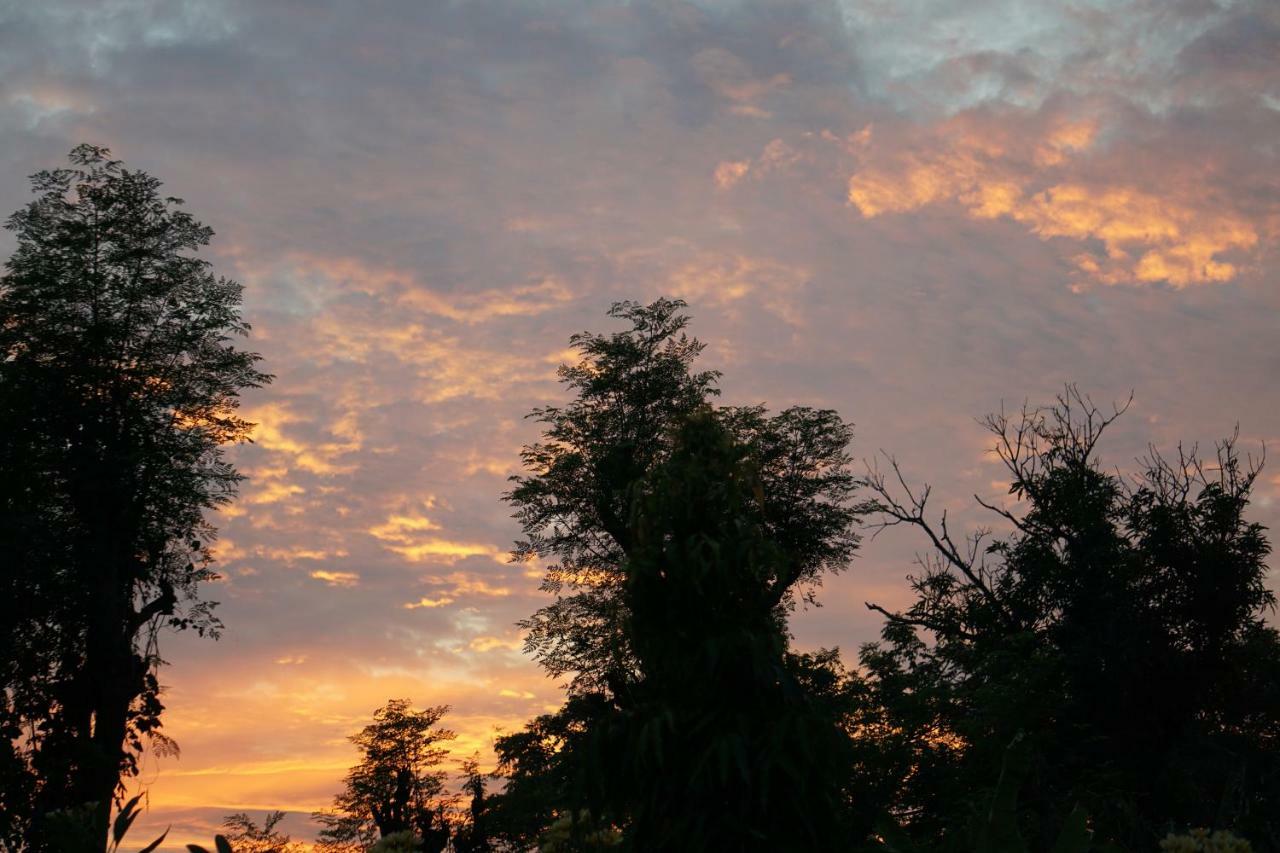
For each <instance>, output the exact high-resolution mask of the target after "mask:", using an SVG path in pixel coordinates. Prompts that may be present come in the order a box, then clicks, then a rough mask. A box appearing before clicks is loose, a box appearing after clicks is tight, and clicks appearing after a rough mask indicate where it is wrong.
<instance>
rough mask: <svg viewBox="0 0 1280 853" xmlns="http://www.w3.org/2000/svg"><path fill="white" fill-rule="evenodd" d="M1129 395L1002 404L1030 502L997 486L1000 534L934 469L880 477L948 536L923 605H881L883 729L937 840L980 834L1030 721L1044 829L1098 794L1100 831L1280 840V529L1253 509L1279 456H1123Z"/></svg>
mask: <svg viewBox="0 0 1280 853" xmlns="http://www.w3.org/2000/svg"><path fill="white" fill-rule="evenodd" d="M1119 413H1120V410H1117V411H1115V412H1112V413H1103V412H1100V411H1099V410H1098V409H1097V408H1096V407H1095V406H1093V405H1092V404H1091V403H1090V402H1089V401H1088V400H1087V398H1085V397H1083V396H1082V395H1081V394H1080V393H1079V392H1078V391H1076V390H1075V389H1074V388H1068V389H1067V391H1066V393H1065V394H1063V395H1062V396H1061V397H1060V398H1059V399H1058V401H1057V402H1056V403H1055V404H1053V405H1051V406H1049V407H1047V408H1040V409H1027V410H1024V411H1023V412H1022V414H1021V416H1020V417H1016V418H1006V417H1004V416H993V417H991V418H989V419H988V421H987V424H988V426H989V427H990V429H991V431H992V433H993V434H994V436H995V440H996V451H997V453H998V454H999V456H1000V458H1001V459H1002V460H1003V462H1004V464H1005V467H1006V468H1007V470H1008V472H1009V478H1010V483H1011V486H1010V493H1011V494H1012V495H1013V496H1014V498H1016V499H1017V500H1018V501H1020V503H1021V506H1020V507H1018V508H1016V509H1014V510H1011V509H1008V508H1005V507H1001V506H995V505H987V506H988V509H989V510H990V511H991V512H993V513H994V514H995V515H996V517H997V518H998V520H1000V521H1001V522H1002V523H1003V524H1005V525H1006V526H1007V528H1008V529H1009V531H1010V532H1009V533H1008V535H1007V536H1005V537H1003V538H1000V539H995V540H990V539H988V538H984V536H983V535H982V534H981V533H980V534H978V535H977V536H975V537H974V538H973V539H971V540H970V541H968V542H965V541H963V540H961V541H957V540H956V539H955V538H954V537H953V536H952V534H951V532H950V530H949V529H948V526H947V522H946V518H945V516H943V518H942V520H941V521H934V520H933V519H931V518H929V517H928V513H927V506H926V505H927V499H928V491H927V489H926V490H923V491H916V492H913V491H912V490H910V489H909V488H907V486H906V484H905V482H903V481H902V480H901V478H900V477H899V478H898V481H897V482H896V483H891V482H890V481H889V479H888V478H887V477H885V476H881V475H876V476H873V478H872V488H873V490H874V491H875V492H876V493H877V494H878V496H879V502H880V510H881V512H882V513H883V516H882V517H883V519H884V522H883V523H884V524H886V525H895V524H905V525H910V526H913V527H916V528H918V529H919V530H921V531H923V533H924V535H925V537H926V538H927V539H928V541H929V543H930V545H931V551H930V556H929V558H927V559H926V560H925V561H924V563H923V571H922V573H921V574H920V575H919V576H917V577H915V578H914V579H913V580H912V586H913V588H914V590H915V592H916V600H915V602H914V604H912V606H911V607H909V608H908V609H906V610H904V611H902V612H892V611H888V610H885V609H883V608H880V607H878V606H876V605H870V606H872V607H874V608H875V609H877V610H881V612H883V613H884V614H885V615H886V617H887V620H888V621H887V624H886V625H885V628H884V632H883V636H884V639H883V642H881V643H880V644H877V645H873V646H869V647H867V648H866V649H865V650H864V652H863V657H862V662H863V665H864V667H865V668H866V670H867V671H868V673H869V676H870V679H871V680H870V685H871V687H872V690H871V693H872V697H871V698H872V700H873V707H876V708H878V709H879V720H878V725H877V726H874V727H872V728H870V729H869V732H872V733H874V734H875V736H876V737H877V738H878V740H879V742H880V743H881V745H882V746H883V747H884V753H883V754H884V756H885V757H886V760H896V761H897V762H898V774H897V779H898V785H899V790H898V791H897V794H896V797H895V799H896V808H897V812H898V817H899V818H901V819H902V820H903V821H904V822H905V823H906V824H908V829H909V831H911V832H912V833H914V834H916V835H917V836H919V837H920V839H921V840H922V841H925V842H927V847H926V849H937V850H965V849H971V844H972V839H971V837H970V836H969V834H968V832H967V830H966V827H969V826H973V825H975V824H974V819H975V817H976V816H977V815H979V814H980V813H981V812H982V811H983V810H984V808H985V804H986V803H987V802H989V801H990V800H991V797H992V795H993V791H994V789H995V786H996V784H997V782H998V780H999V778H1000V775H1001V766H1002V761H1003V760H1004V757H1005V752H1006V747H1008V745H1009V744H1011V743H1015V742H1017V743H1019V744H1020V747H1019V750H1020V751H1025V752H1026V756H1025V757H1024V758H1020V759H1019V761H1020V762H1021V763H1022V771H1021V772H1023V774H1024V775H1023V786H1022V791H1021V792H1020V793H1019V796H1018V804H1019V808H1018V814H1017V816H1018V821H1019V823H1020V831H1021V834H1022V835H1023V837H1025V838H1026V839H1028V843H1029V844H1030V846H1031V847H1032V848H1034V849H1049V847H1050V846H1052V843H1053V840H1054V837H1055V835H1056V834H1057V833H1058V831H1059V830H1060V828H1061V827H1063V825H1064V824H1065V823H1066V822H1067V819H1068V817H1069V813H1070V812H1071V811H1072V809H1073V808H1074V806H1075V805H1076V804H1077V803H1078V804H1080V806H1082V808H1083V810H1084V811H1085V812H1087V813H1088V815H1089V825H1090V826H1091V827H1092V830H1093V834H1094V840H1095V842H1097V843H1098V844H1106V843H1110V844H1116V845H1120V846H1121V847H1122V848H1124V849H1134V850H1137V849H1151V848H1153V847H1154V845H1155V843H1156V841H1157V840H1158V839H1159V838H1160V837H1162V836H1163V835H1164V834H1165V833H1166V832H1167V831H1168V830H1170V829H1175V828H1180V827H1181V828H1185V827H1186V826H1188V825H1189V826H1217V827H1224V828H1225V827H1232V828H1235V829H1236V830H1237V831H1239V832H1240V833H1241V834H1242V835H1244V836H1246V837H1249V838H1250V839H1251V840H1253V841H1254V843H1255V845H1257V846H1258V849H1264V850H1277V849H1280V824H1278V823H1277V820H1276V814H1277V812H1276V810H1275V808H1274V805H1275V803H1276V802H1278V801H1280V635H1277V632H1276V631H1275V629H1274V628H1272V627H1270V626H1268V625H1267V624H1266V622H1265V619H1264V617H1265V614H1266V612H1267V611H1268V610H1270V609H1272V608H1274V606H1275V597H1274V595H1273V593H1272V592H1271V591H1270V590H1269V589H1268V588H1267V586H1266V575H1267V565H1266V558H1267V555H1268V553H1269V552H1270V545H1269V543H1268V541H1267V537H1266V534H1265V531H1264V530H1263V528H1262V527H1261V526H1260V525H1258V524H1256V523H1253V522H1250V521H1248V520H1247V518H1246V516H1245V511H1246V508H1247V506H1248V503H1249V497H1250V492H1251V488H1252V486H1253V483H1254V480H1255V478H1256V476H1257V473H1258V469H1257V468H1256V467H1254V466H1252V465H1250V464H1248V463H1247V462H1246V461H1244V460H1242V459H1241V458H1240V456H1239V454H1238V452H1237V450H1236V447H1235V443H1234V439H1232V440H1228V441H1226V442H1223V443H1222V444H1220V445H1219V447H1218V452H1217V454H1216V457H1215V458H1213V459H1210V460H1209V461H1207V462H1206V461H1204V460H1202V459H1201V458H1199V457H1197V456H1196V455H1195V453H1194V452H1188V453H1183V452H1180V453H1179V455H1178V458H1176V459H1166V458H1163V457H1161V456H1160V455H1159V454H1158V453H1156V452H1154V451H1153V452H1152V453H1151V455H1149V456H1148V457H1147V458H1145V459H1144V460H1141V465H1140V466H1139V469H1138V470H1137V472H1136V473H1135V474H1134V475H1133V477H1132V478H1130V479H1124V478H1122V477H1121V476H1120V475H1119V474H1117V473H1109V472H1107V471H1106V470H1104V469H1103V468H1102V467H1101V465H1100V464H1099V462H1098V460H1097V446H1098V442H1099V440H1100V439H1101V438H1102V436H1103V433H1104V432H1105V431H1106V429H1107V428H1108V427H1109V425H1110V424H1111V423H1112V422H1113V421H1114V420H1115V418H1116V417H1118V415H1119ZM896 470H897V469H896V466H895V467H894V471H895V472H896Z"/></svg>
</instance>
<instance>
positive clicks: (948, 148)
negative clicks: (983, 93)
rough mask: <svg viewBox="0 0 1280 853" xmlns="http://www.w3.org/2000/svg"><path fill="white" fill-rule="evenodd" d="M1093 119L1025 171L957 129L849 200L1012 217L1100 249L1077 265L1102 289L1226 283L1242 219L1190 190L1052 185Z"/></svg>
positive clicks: (881, 207) (865, 208)
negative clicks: (1095, 244) (1049, 179)
mask: <svg viewBox="0 0 1280 853" xmlns="http://www.w3.org/2000/svg"><path fill="white" fill-rule="evenodd" d="M1096 133H1097V127H1096V125H1095V124H1093V123H1091V122H1076V123H1064V124H1060V125H1058V126H1056V127H1054V128H1053V129H1052V130H1050V131H1049V132H1048V133H1047V134H1046V135H1045V136H1044V138H1043V139H1042V140H1041V141H1040V142H1038V143H1036V144H1035V146H1034V156H1033V160H1034V162H1035V163H1036V164H1037V165H1038V166H1040V167H1042V168H1041V169H1039V170H1028V169H1026V168H1025V167H1024V165H1023V164H1022V163H1020V162H1019V161H1018V160H1017V158H1016V157H1015V156H1013V154H1012V153H1011V152H1009V151H1006V149H1005V146H1004V145H1003V144H1002V143H1001V142H1000V141H998V140H996V139H994V138H987V137H984V136H982V135H981V134H980V133H976V132H973V131H971V130H964V129H960V130H958V131H957V133H956V134H954V139H952V140H951V141H950V143H949V144H946V145H943V146H942V147H940V148H938V149H936V150H927V151H923V152H912V153H906V154H901V155H898V156H896V157H893V158H891V159H890V161H889V162H888V163H886V164H873V165H871V166H868V167H865V168H863V169H861V170H859V171H858V172H857V173H856V174H854V175H853V176H852V177H851V178H850V179H849V183H848V199H849V202H850V204H852V205H853V206H854V207H856V208H857V209H858V210H859V212H861V213H862V215H863V216H864V217H866V218H868V219H870V218H873V217H876V216H882V215H886V214H891V213H905V212H909V211H913V210H918V209H920V208H923V207H927V206H930V205H938V204H959V205H960V206H961V207H963V208H964V209H965V211H966V212H967V214H968V215H969V216H970V217H971V218H974V219H996V218H1009V219H1012V220H1014V221H1015V222H1019V223H1021V224H1023V225H1025V226H1026V227H1027V228H1028V230H1030V231H1031V233H1033V234H1036V235H1037V236H1039V237H1041V238H1042V239H1049V238H1053V237H1061V238H1066V239H1070V240H1076V241H1082V242H1083V241H1086V240H1097V241H1100V242H1101V243H1102V246H1103V254H1102V255H1101V256H1098V255H1095V254H1090V253H1081V254H1078V255H1077V256H1076V257H1075V258H1073V260H1074V261H1075V263H1076V267H1077V269H1079V270H1080V272H1081V273H1083V274H1084V275H1085V276H1086V277H1087V278H1089V279H1092V280H1094V281H1097V282H1102V283H1105V284H1121V283H1147V282H1168V283H1169V284H1171V285H1173V286H1174V287H1185V286H1187V285H1191V284H1203V283H1207V282H1222V281H1229V280H1231V279H1232V278H1234V277H1235V276H1236V275H1237V273H1238V272H1239V270H1238V268H1237V266H1236V265H1235V264H1234V263H1232V262H1229V261H1227V260H1223V259H1222V258H1221V257H1220V256H1222V255H1224V254H1226V253H1229V252H1233V251H1240V250H1247V249H1251V248H1253V247H1254V246H1255V245H1256V244H1257V243H1258V234H1257V231H1256V230H1255V228H1254V226H1253V225H1252V224H1251V223H1250V222H1249V221H1248V220H1247V219H1245V218H1244V217H1243V216H1240V215H1237V214H1235V213H1234V212H1231V211H1229V210H1222V209H1218V208H1215V207H1213V206H1211V205H1209V204H1206V203H1202V202H1201V201H1200V199H1198V198H1195V197H1193V196H1192V195H1191V194H1190V193H1188V192H1170V193H1169V194H1157V193H1154V192H1150V191H1145V190H1143V189H1140V188H1138V187H1135V186H1129V185H1095V184H1093V183H1091V182H1089V181H1088V180H1086V179H1079V178H1077V179H1062V180H1054V181H1052V182H1049V183H1048V186H1044V184H1045V183H1046V181H1045V180H1044V178H1045V175H1046V173H1047V174H1049V175H1050V176H1051V177H1057V175H1056V172H1055V171H1054V169H1058V168H1060V167H1062V166H1063V165H1064V164H1067V163H1068V161H1069V160H1070V158H1071V156H1072V155H1074V154H1076V153H1078V152H1080V151H1084V150H1086V149H1088V148H1089V146H1090V145H1092V143H1093V140H1094V138H1095V136H1096Z"/></svg>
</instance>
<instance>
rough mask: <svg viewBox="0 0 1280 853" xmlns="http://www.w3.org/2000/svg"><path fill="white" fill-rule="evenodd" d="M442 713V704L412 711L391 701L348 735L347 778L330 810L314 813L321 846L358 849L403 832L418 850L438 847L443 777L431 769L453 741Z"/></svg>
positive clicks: (442, 835)
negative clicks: (353, 755)
mask: <svg viewBox="0 0 1280 853" xmlns="http://www.w3.org/2000/svg"><path fill="white" fill-rule="evenodd" d="M448 712H449V706H447V705H437V706H434V707H430V708H426V709H424V710H421V711H415V710H414V709H413V708H412V706H411V704H410V702H409V700H407V699H392V700H391V701H389V702H387V704H386V705H384V706H383V707H382V708H379V709H378V710H377V711H375V712H374V715H373V722H372V723H370V724H369V725H367V726H365V727H364V728H363V729H361V730H360V731H359V732H357V733H356V734H354V735H352V736H351V738H350V740H351V742H352V743H353V744H355V745H356V747H357V748H358V749H359V750H360V755H361V760H360V763H359V764H357V765H356V766H355V767H353V768H351V770H350V771H349V772H348V773H347V777H346V779H345V781H344V783H343V790H342V792H341V793H339V794H338V795H337V796H336V797H335V798H334V808H333V810H332V811H327V812H318V813H316V814H315V815H314V817H315V819H316V820H318V821H319V822H320V823H321V824H323V825H324V827H325V828H324V829H323V830H321V832H320V840H321V842H322V847H323V845H326V844H327V845H328V849H333V850H343V849H351V848H356V849H359V848H360V847H361V846H366V847H367V846H368V845H370V844H372V843H373V841H374V840H375V839H377V838H386V837H387V836H389V835H393V834H395V833H401V832H410V833H414V834H416V837H417V838H418V839H419V843H420V844H421V845H422V849H423V850H426V851H433V850H443V849H444V848H445V845H446V844H447V843H448V840H449V832H448V827H447V825H446V820H445V807H446V803H445V802H444V800H443V799H442V798H441V793H442V791H443V789H444V778H445V774H444V773H443V771H439V770H436V769H435V768H436V767H438V766H439V765H440V763H441V762H442V761H443V760H444V758H445V756H446V755H448V751H447V750H446V749H444V748H443V747H441V746H440V744H441V743H443V742H446V741H449V740H452V739H453V738H454V733H453V732H452V731H450V730H448V729H446V728H443V727H441V726H440V725H439V723H440V720H441V719H442V718H443V717H444V715H445V714H447V713H448Z"/></svg>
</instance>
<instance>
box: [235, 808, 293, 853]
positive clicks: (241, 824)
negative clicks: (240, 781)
mask: <svg viewBox="0 0 1280 853" xmlns="http://www.w3.org/2000/svg"><path fill="white" fill-rule="evenodd" d="M284 818H285V813H284V812H280V811H275V812H268V813H267V815H266V816H265V817H264V818H263V820H262V825H261V826H258V824H257V823H255V822H254V820H253V818H251V817H249V815H248V814H246V813H244V812H236V813H235V814H231V815H227V816H226V817H225V818H223V820H222V826H223V828H224V829H225V830H226V839H227V841H229V842H230V843H231V846H232V847H233V848H234V849H235V851H236V853H302V851H303V850H305V849H306V848H305V847H304V846H303V845H302V844H300V843H296V842H294V841H293V840H292V839H290V837H289V834H288V833H287V832H282V831H280V830H278V829H276V827H277V826H279V825H280V822H281V821H283V820H284Z"/></svg>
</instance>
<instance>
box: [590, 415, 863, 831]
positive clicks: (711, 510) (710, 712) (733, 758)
mask: <svg viewBox="0 0 1280 853" xmlns="http://www.w3.org/2000/svg"><path fill="white" fill-rule="evenodd" d="M758 465H759V463H758V461H757V460H756V459H755V458H753V454H752V453H751V449H750V448H749V447H748V446H745V445H741V444H737V443H735V442H734V440H733V438H732V435H731V433H730V432H729V429H728V428H727V427H726V426H725V424H723V423H722V422H720V420H718V419H717V418H716V417H715V416H714V414H713V413H712V412H711V411H710V410H703V411H700V412H697V413H695V414H694V415H693V416H691V417H690V418H689V419H688V420H687V421H686V422H685V423H684V424H683V425H682V426H681V428H680V429H679V432H678V434H677V436H676V438H675V443H674V447H673V451H672V453H671V455H670V456H669V457H668V458H667V460H665V461H664V462H663V463H662V464H660V465H659V466H658V467H657V468H656V469H655V470H654V471H653V472H651V473H650V474H649V476H648V477H646V478H645V479H644V480H643V481H641V482H640V483H638V484H636V488H635V490H634V499H633V509H632V511H631V513H630V516H631V522H630V535H629V539H630V541H631V542H632V550H631V553H630V556H629V558H628V561H627V565H626V586H625V589H624V600H625V603H626V609H627V613H628V618H627V622H626V632H627V637H628V640H629V642H630V646H631V648H632V649H633V650H634V652H635V656H636V662H637V667H638V670H639V672H640V678H639V680H638V682H637V683H636V684H635V686H634V687H633V689H632V696H631V697H630V699H631V701H630V702H628V704H627V706H626V707H624V708H623V709H622V712H621V713H620V714H618V715H617V716H616V717H614V718H612V719H611V720H610V722H609V725H608V726H607V727H606V728H605V730H604V731H603V732H602V733H601V735H600V737H598V738H597V742H598V743H601V744H602V748H599V749H597V750H594V751H593V752H594V755H593V757H595V758H596V759H597V760H598V761H599V762H600V763H601V764H602V765H603V766H604V767H607V768H608V772H604V770H603V769H601V772H599V773H598V774H597V778H598V779H599V780H600V786H601V788H602V789H603V791H604V795H605V798H606V802H608V804H609V806H610V810H611V812H612V813H614V814H619V815H626V816H627V818H628V820H629V826H628V831H627V833H626V837H627V842H628V845H629V848H630V849H635V850H652V851H667V850H670V851H676V850H680V851H698V850H706V851H711V850H744V851H745V850H832V849H837V848H839V847H841V846H843V845H844V843H845V842H846V841H847V827H846V826H845V825H844V820H843V817H844V813H845V811H846V809H845V806H844V803H843V801H842V800H843V791H842V786H843V783H844V781H845V773H846V770H845V768H846V767H847V765H848V764H849V763H850V761H851V759H852V755H851V752H850V748H849V744H848V739H847V737H846V736H845V734H844V733H843V732H842V731H840V729H839V728H838V727H837V725H836V718H835V717H834V716H832V715H829V714H827V713H824V709H823V708H822V706H821V705H820V704H819V703H817V702H815V701H814V700H813V699H811V698H810V697H809V696H808V695H806V693H805V692H804V690H803V689H802V685H801V682H800V681H799V680H798V679H797V678H796V677H795V674H794V672H793V671H792V669H791V667H789V666H788V659H787V632H786V625H785V620H784V618H783V614H782V613H780V611H779V608H778V606H777V601H778V600H777V594H776V589H777V587H778V584H780V583H786V582H787V581H786V579H787V578H788V577H789V576H790V575H791V573H792V572H793V568H792V560H791V556H790V554H789V553H788V551H787V549H786V547H785V546H784V545H783V543H781V542H779V541H776V540H774V539H772V538H771V537H770V533H769V530H770V526H769V525H768V523H767V520H768V516H767V499H766V492H765V487H764V483H763V482H762V479H761V477H760V473H759V467H758Z"/></svg>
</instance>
